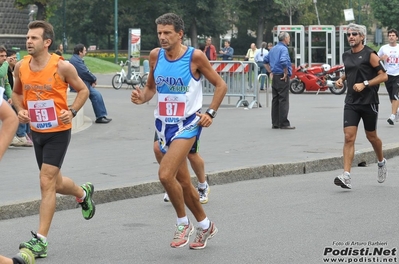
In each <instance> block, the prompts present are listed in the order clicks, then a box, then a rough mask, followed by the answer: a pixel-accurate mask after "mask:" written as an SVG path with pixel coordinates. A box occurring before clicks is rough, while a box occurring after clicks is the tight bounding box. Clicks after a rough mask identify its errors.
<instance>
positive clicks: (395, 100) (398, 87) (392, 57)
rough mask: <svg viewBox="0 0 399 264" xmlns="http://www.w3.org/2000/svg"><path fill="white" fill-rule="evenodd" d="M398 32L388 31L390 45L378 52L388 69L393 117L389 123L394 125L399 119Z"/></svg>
mask: <svg viewBox="0 0 399 264" xmlns="http://www.w3.org/2000/svg"><path fill="white" fill-rule="evenodd" d="M398 37H399V35H398V31H397V30H396V29H390V30H388V42H389V43H388V44H386V45H383V46H382V47H381V48H380V50H379V51H378V53H377V54H378V56H380V58H381V60H383V61H384V64H385V68H386V69H387V74H388V81H386V82H385V88H386V89H387V92H388V95H389V99H390V100H391V105H392V107H391V110H392V112H391V115H390V116H389V118H388V120H387V122H388V123H389V124H390V125H394V124H395V123H394V121H395V119H397V115H398V110H399V109H398V108H399V45H398V44H397V41H398Z"/></svg>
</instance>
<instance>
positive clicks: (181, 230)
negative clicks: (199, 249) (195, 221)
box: [170, 222, 194, 248]
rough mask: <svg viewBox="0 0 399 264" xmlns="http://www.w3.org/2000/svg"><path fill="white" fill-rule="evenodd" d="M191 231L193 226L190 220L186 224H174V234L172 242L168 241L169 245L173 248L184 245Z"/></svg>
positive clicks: (192, 231)
mask: <svg viewBox="0 0 399 264" xmlns="http://www.w3.org/2000/svg"><path fill="white" fill-rule="evenodd" d="M193 233H194V226H193V225H192V224H191V222H189V223H188V225H183V224H182V225H176V230H175V235H174V237H173V240H172V242H170V246H171V247H173V248H178V247H184V246H185V245H187V243H188V240H189V238H190V236H191V235H192V234H193Z"/></svg>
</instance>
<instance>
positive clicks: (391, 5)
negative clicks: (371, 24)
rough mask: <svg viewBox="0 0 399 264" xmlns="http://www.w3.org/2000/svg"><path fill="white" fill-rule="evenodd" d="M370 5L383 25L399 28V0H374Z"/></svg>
mask: <svg viewBox="0 0 399 264" xmlns="http://www.w3.org/2000/svg"><path fill="white" fill-rule="evenodd" d="M370 5H371V9H372V10H373V12H374V17H375V18H376V19H377V20H378V21H380V22H381V26H383V27H388V28H396V29H399V21H398V6H399V0H378V1H372V2H371V3H370Z"/></svg>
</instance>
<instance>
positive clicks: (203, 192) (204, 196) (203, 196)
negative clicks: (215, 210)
mask: <svg viewBox="0 0 399 264" xmlns="http://www.w3.org/2000/svg"><path fill="white" fill-rule="evenodd" d="M197 189H198V194H199V197H200V203H202V204H206V203H207V202H208V200H209V197H208V196H209V192H210V191H211V188H210V187H209V184H206V187H205V189H201V188H197Z"/></svg>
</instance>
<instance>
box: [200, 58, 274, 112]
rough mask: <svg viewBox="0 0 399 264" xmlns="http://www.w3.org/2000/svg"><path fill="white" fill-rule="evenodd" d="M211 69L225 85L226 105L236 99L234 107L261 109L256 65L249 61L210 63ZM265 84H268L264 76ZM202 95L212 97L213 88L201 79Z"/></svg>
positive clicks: (205, 80)
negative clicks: (232, 98)
mask: <svg viewBox="0 0 399 264" xmlns="http://www.w3.org/2000/svg"><path fill="white" fill-rule="evenodd" d="M210 63H211V65H212V68H213V69H214V70H215V71H216V72H217V73H218V74H219V75H220V76H221V77H222V78H223V80H224V81H225V82H226V84H227V93H226V96H227V97H228V103H229V104H230V98H231V97H238V100H237V103H236V107H240V106H244V107H248V108H253V107H254V106H257V107H262V106H261V104H260V102H259V78H258V65H257V64H256V63H255V62H249V61H210ZM265 83H269V81H268V78H267V76H266V80H265ZM202 87H203V88H202V93H203V95H204V96H213V93H214V91H215V86H213V85H212V84H211V83H210V82H209V81H208V80H207V79H205V78H203V79H202Z"/></svg>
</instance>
